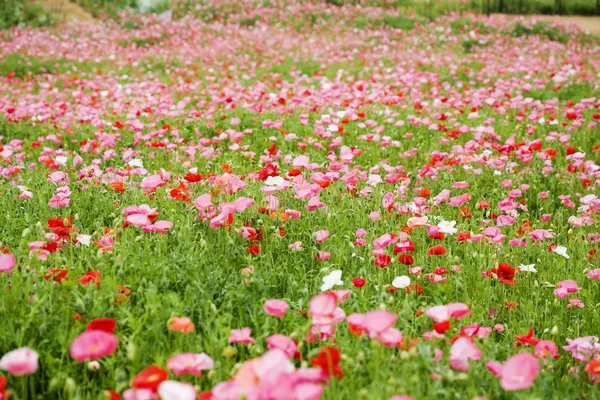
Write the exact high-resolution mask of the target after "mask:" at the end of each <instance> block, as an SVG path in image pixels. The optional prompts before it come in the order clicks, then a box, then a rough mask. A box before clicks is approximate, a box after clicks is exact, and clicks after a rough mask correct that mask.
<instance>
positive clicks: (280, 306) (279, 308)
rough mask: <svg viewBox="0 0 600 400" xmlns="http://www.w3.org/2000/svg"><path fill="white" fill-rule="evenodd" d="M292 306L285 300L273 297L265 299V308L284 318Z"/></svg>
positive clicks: (268, 311) (270, 312)
mask: <svg viewBox="0 0 600 400" xmlns="http://www.w3.org/2000/svg"><path fill="white" fill-rule="evenodd" d="M289 307H290V306H289V305H288V303H286V302H285V301H283V300H277V299H271V300H267V301H265V304H264V307H263V308H264V310H265V312H266V313H267V314H269V315H273V316H275V317H277V318H283V316H284V315H285V313H286V312H287V310H288V308H289Z"/></svg>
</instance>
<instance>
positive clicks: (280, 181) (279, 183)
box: [265, 176, 285, 186]
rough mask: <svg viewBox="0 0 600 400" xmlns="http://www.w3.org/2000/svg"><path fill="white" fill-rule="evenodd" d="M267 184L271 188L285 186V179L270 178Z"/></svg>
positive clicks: (278, 177)
mask: <svg viewBox="0 0 600 400" xmlns="http://www.w3.org/2000/svg"><path fill="white" fill-rule="evenodd" d="M265 184H267V185H269V186H283V185H284V184H285V179H283V178H282V177H280V176H269V177H268V178H267V180H266V181H265Z"/></svg>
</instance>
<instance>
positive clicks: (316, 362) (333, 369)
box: [310, 346, 344, 379]
mask: <svg viewBox="0 0 600 400" xmlns="http://www.w3.org/2000/svg"><path fill="white" fill-rule="evenodd" d="M341 359H342V358H341V355H340V351H339V350H338V349H336V348H335V347H331V346H325V347H322V348H321V349H320V350H319V354H318V355H317V356H316V357H314V358H311V359H310V363H311V364H312V365H313V366H314V367H319V368H321V370H323V372H325V374H326V375H327V376H328V377H331V376H335V377H336V378H338V379H342V378H343V377H344V372H343V371H342V367H341V366H340V361H341Z"/></svg>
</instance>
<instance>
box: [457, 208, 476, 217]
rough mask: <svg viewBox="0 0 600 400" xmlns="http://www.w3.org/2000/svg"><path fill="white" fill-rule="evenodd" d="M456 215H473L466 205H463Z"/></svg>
mask: <svg viewBox="0 0 600 400" xmlns="http://www.w3.org/2000/svg"><path fill="white" fill-rule="evenodd" d="M458 216H459V217H460V218H471V217H472V216H473V214H471V210H469V208H468V207H463V208H461V209H460V211H459V212H458Z"/></svg>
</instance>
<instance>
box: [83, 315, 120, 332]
mask: <svg viewBox="0 0 600 400" xmlns="http://www.w3.org/2000/svg"><path fill="white" fill-rule="evenodd" d="M115 329H117V322H116V321H115V320H114V319H112V318H97V319H94V320H92V321H90V322H89V323H88V326H87V329H86V331H104V332H107V333H114V332H115Z"/></svg>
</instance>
